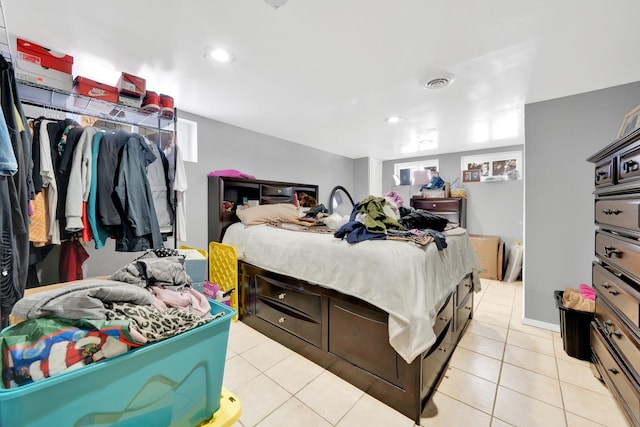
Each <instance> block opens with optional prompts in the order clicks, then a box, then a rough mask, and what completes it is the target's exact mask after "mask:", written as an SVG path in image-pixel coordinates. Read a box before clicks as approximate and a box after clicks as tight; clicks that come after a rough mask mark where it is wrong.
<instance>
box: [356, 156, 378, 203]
mask: <svg viewBox="0 0 640 427" xmlns="http://www.w3.org/2000/svg"><path fill="white" fill-rule="evenodd" d="M353 162H354V169H353V178H354V187H353V191H350V192H349V194H351V197H353V201H354V202H358V201H360V200H362V199H364V198H365V197H367V196H368V195H369V194H370V193H371V191H370V189H369V173H370V167H369V158H368V157H361V158H359V159H355V160H354V161H353ZM378 196H380V194H378Z"/></svg>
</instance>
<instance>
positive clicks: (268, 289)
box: [256, 275, 322, 321]
mask: <svg viewBox="0 0 640 427" xmlns="http://www.w3.org/2000/svg"><path fill="white" fill-rule="evenodd" d="M256 295H257V296H258V298H261V299H263V300H271V301H273V302H274V303H276V304H277V305H282V306H285V307H287V308H289V309H293V310H294V311H299V312H300V313H302V314H304V315H306V316H308V317H310V318H313V319H315V320H317V321H320V319H321V317H322V296H321V295H319V294H316V293H314V292H310V291H307V290H306V289H305V288H304V287H297V288H295V289H294V288H293V287H292V286H290V285H287V284H286V283H282V282H279V281H277V280H274V279H271V278H269V277H264V276H259V275H258V276H256Z"/></svg>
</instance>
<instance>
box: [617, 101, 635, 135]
mask: <svg viewBox="0 0 640 427" xmlns="http://www.w3.org/2000/svg"><path fill="white" fill-rule="evenodd" d="M638 127H640V105H637V106H636V107H635V108H633V109H632V110H630V111H629V112H627V114H625V115H624V119H623V120H622V124H621V125H620V130H618V139H619V138H622V137H624V136H627V135H629V134H630V133H631V132H633V131H634V130H636V129H637V128H638Z"/></svg>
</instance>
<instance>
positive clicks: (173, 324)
mask: <svg viewBox="0 0 640 427" xmlns="http://www.w3.org/2000/svg"><path fill="white" fill-rule="evenodd" d="M105 308H106V310H107V311H106V315H107V320H129V321H130V325H131V327H132V328H135V329H136V330H137V331H138V332H140V334H142V335H143V336H144V337H145V338H147V340H148V341H149V342H153V341H159V340H163V339H165V338H170V337H172V336H174V335H178V334H180V333H182V332H185V331H188V330H189V329H193V328H195V327H197V326H200V325H204V324H206V323H208V322H210V321H211V320H212V319H213V317H211V316H208V317H205V318H201V317H200V316H198V315H197V314H194V313H190V312H188V311H186V310H183V309H181V308H168V309H166V310H164V311H160V310H158V309H157V308H155V307H154V306H152V305H137V304H131V303H126V302H110V303H105Z"/></svg>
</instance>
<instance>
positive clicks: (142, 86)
mask: <svg viewBox="0 0 640 427" xmlns="http://www.w3.org/2000/svg"><path fill="white" fill-rule="evenodd" d="M116 86H117V87H118V92H120V93H121V94H124V95H129V96H132V97H135V98H142V97H143V96H144V94H145V93H146V92H147V81H146V80H145V79H143V78H142V77H138V76H134V75H133V74H129V73H124V72H123V73H122V75H121V76H120V79H119V80H118V83H117V84H116Z"/></svg>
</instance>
